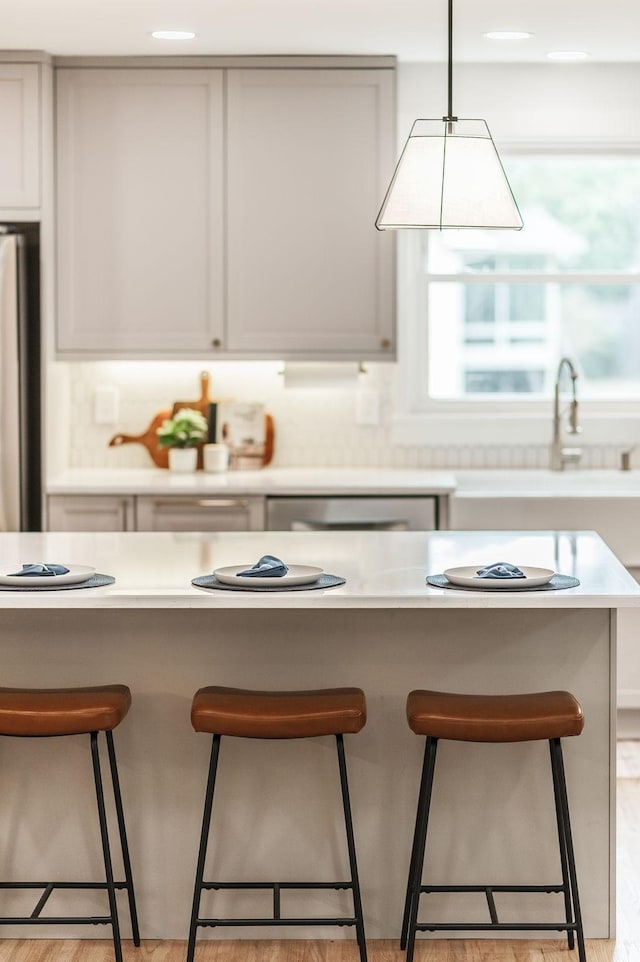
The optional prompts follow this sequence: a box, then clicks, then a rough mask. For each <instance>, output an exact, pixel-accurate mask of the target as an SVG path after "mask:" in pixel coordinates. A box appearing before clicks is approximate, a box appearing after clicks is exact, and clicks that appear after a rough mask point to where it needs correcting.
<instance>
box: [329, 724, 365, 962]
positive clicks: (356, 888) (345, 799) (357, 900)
mask: <svg viewBox="0 0 640 962" xmlns="http://www.w3.org/2000/svg"><path fill="white" fill-rule="evenodd" d="M336 747H337V749H338V765H339V767H340V786H341V788H342V805H343V808H344V824H345V828H346V832H347V847H348V849H349V867H350V869H351V886H352V892H353V907H354V915H355V920H356V938H357V940H358V948H359V949H360V962H367V943H366V939H365V934H364V919H363V916H362V899H361V897H360V881H359V879H358V865H357V862H356V846H355V841H354V838H353V822H352V819H351V803H350V801H349V784H348V782H347V763H346V761H345V757H344V737H343V736H342V735H336Z"/></svg>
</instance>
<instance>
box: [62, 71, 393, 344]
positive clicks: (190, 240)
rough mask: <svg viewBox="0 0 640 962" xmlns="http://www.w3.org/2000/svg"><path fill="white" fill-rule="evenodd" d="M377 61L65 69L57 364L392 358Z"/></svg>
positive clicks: (389, 138)
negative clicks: (380, 223)
mask: <svg viewBox="0 0 640 962" xmlns="http://www.w3.org/2000/svg"><path fill="white" fill-rule="evenodd" d="M379 62H380V64H381V65H380V66H377V65H376V66H373V67H372V66H371V63H372V60H371V59H369V60H368V61H366V63H364V64H362V65H358V62H357V59H350V60H349V61H348V62H347V63H346V64H345V65H344V66H342V65H341V66H333V65H330V66H324V64H321V65H318V64H317V63H310V64H309V66H307V65H306V64H305V63H304V58H295V65H292V66H291V67H287V69H283V68H282V66H281V64H282V60H279V61H278V65H277V66H273V65H271V66H262V65H261V63H260V62H259V61H257V60H256V58H253V59H251V60H250V61H249V62H247V60H246V59H244V60H243V59H242V58H239V62H237V63H232V64H230V63H229V62H228V61H227V62H226V63H224V64H223V65H221V66H220V67H216V66H215V65H212V66H211V67H204V68H202V69H201V68H200V67H199V66H197V67H194V68H190V67H185V66H175V67H165V66H162V67H157V68H156V67H148V66H146V65H145V66H143V65H141V64H136V65H135V67H133V66H132V67H129V66H109V67H103V66H96V67H95V68H94V67H91V66H86V65H84V64H79V65H78V66H77V67H75V66H72V65H70V64H69V62H68V61H67V62H66V63H65V66H64V67H61V68H60V69H59V70H58V72H57V219H58V254H57V264H58V267H57V270H58V310H57V352H58V356H60V357H69V358H71V357H80V358H81V357H95V358H106V357H113V358H118V357H121V358H125V357H150V358H153V357H158V358H162V357H166V358H169V357H171V358H175V357H206V358H209V359H213V358H216V357H219V358H245V359H248V358H283V359H299V360H303V359H308V360H323V359H327V360H328V359H391V358H393V357H394V355H395V333H394V332H395V304H394V299H395V292H394V242H393V237H392V235H391V234H390V233H389V234H382V233H379V232H378V231H376V229H375V226H374V221H375V216H376V213H377V210H378V207H379V205H380V202H381V199H382V196H383V195H384V190H385V186H386V181H388V179H389V177H390V175H391V172H392V169H393V163H394V153H395V129H394V69H393V66H392V63H390V62H389V58H379ZM165 63H166V61H165ZM256 64H257V66H256Z"/></svg>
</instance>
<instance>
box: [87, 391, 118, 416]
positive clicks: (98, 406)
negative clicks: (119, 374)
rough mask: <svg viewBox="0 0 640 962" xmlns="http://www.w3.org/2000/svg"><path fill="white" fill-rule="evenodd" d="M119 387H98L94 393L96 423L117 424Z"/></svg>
mask: <svg viewBox="0 0 640 962" xmlns="http://www.w3.org/2000/svg"><path fill="white" fill-rule="evenodd" d="M119 401H120V398H119V395H118V389H117V388H115V387H97V388H96V389H95V392H94V395H93V421H94V424H116V423H117V421H118V409H119V406H120V405H119Z"/></svg>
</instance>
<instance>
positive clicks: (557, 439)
mask: <svg viewBox="0 0 640 962" xmlns="http://www.w3.org/2000/svg"><path fill="white" fill-rule="evenodd" d="M565 365H566V366H567V368H568V370H569V374H570V376H571V393H572V399H571V403H570V405H569V422H568V428H569V434H580V432H581V430H582V428H581V427H580V424H579V422H578V398H577V391H576V381H577V380H578V372H577V371H576V369H575V367H574V366H573V363H572V362H571V361H570V359H569V358H568V357H563V358H562V359H561V361H560V363H559V365H558V373H557V374H556V384H555V393H554V400H553V440H552V442H551V452H550V453H551V465H550V466H551V470H552V471H564V468H565V465H566V464H578V462H579V461H580V458H581V457H582V451H581V449H580V448H578V447H565V445H564V444H563V441H562V427H561V424H560V379H561V377H562V369H563V367H564V366H565Z"/></svg>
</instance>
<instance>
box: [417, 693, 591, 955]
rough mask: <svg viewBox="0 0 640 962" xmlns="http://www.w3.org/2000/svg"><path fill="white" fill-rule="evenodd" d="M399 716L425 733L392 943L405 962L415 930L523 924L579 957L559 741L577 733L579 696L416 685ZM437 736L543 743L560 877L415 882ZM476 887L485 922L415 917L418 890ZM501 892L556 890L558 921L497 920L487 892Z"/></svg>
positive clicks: (578, 920) (420, 893)
mask: <svg viewBox="0 0 640 962" xmlns="http://www.w3.org/2000/svg"><path fill="white" fill-rule="evenodd" d="M407 721H408V722H409V727H410V728H411V730H412V731H413V732H415V733H416V735H424V736H426V744H425V750H424V761H423V764H422V778H421V782H420V792H419V794H418V810H417V813H416V822H415V828H414V833H413V845H412V849H411V862H410V865H409V875H408V879H407V890H406V896H405V903H404V916H403V919H402V932H401V936H400V948H401V949H406V953H407V954H406V962H413V955H414V950H415V941H416V935H417V933H418V932H425V931H428V932H435V933H439V932H446V931H452V930H455V931H456V932H464V931H480V930H481V931H482V932H483V933H486V932H490V931H496V932H505V931H520V932H522V931H523V930H525V929H531V930H532V931H544V932H552V931H559V932H560V931H563V932H565V934H566V937H567V944H568V947H569V948H570V949H573V948H574V943H575V941H577V943H578V957H579V960H580V962H586V955H585V946H584V932H583V926H582V914H581V910H580V899H579V896H578V882H577V875H576V865H575V856H574V850H573V840H572V835H571V822H570V818H569V802H568V799H567V786H566V779H565V771H564V762H563V758H562V744H561V740H562V739H563V738H566V737H568V736H571V735H579V734H580V733H581V732H582V729H583V728H584V716H583V714H582V708H581V707H580V704H579V702H578V701H577V700H576V699H575V698H574V696H573V695H572V694H570V693H569V692H568V691H541V692H527V693H525V694H518V695H475V694H472V695H461V694H456V693H453V692H446V691H422V690H417V691H412V692H410V694H409V696H408V697H407ZM441 740H442V741H445V742H446V741H458V742H493V743H502V742H528V741H534V742H535V741H541V740H544V741H548V743H549V753H550V760H551V782H552V784H553V796H554V801H555V810H556V825H557V831H558V846H559V854H560V871H561V875H562V880H561V881H560V880H556V881H554V882H552V883H549V884H545V885H521V884H520V885H513V884H505V885H503V884H499V885H498V884H496V881H495V879H492V881H491V882H490V883H489V884H487V885H485V884H478V883H476V884H474V885H466V884H465V885H458V884H446V885H441V884H438V885H432V884H428V885H424V884H423V882H422V875H423V867H424V862H425V850H426V842H427V832H428V828H429V816H430V808H431V796H432V790H433V783H434V774H435V766H436V756H437V754H438V747H439V742H440V741H441ZM478 892H480V893H484V895H485V898H486V901H487V909H488V912H489V916H490V921H489V922H482V923H480V922H475V921H473V922H455V923H452V922H437V921H434V920H433V921H432V920H431V919H425V920H423V921H419V919H418V915H419V908H420V901H421V898H422V897H423V896H426V895H433V894H439V895H442V894H443V893H451V894H452V895H454V894H455V895H457V894H459V893H478ZM503 892H514V893H524V892H532V893H541V892H546V893H556V894H562V895H563V897H564V916H565V917H564V920H563V921H559V920H558V919H557V918H556V919H554V920H553V921H551V922H532V921H528V922H518V923H514V922H501V921H500V919H499V917H498V912H497V908H496V902H495V900H494V895H495V894H496V893H503Z"/></svg>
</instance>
